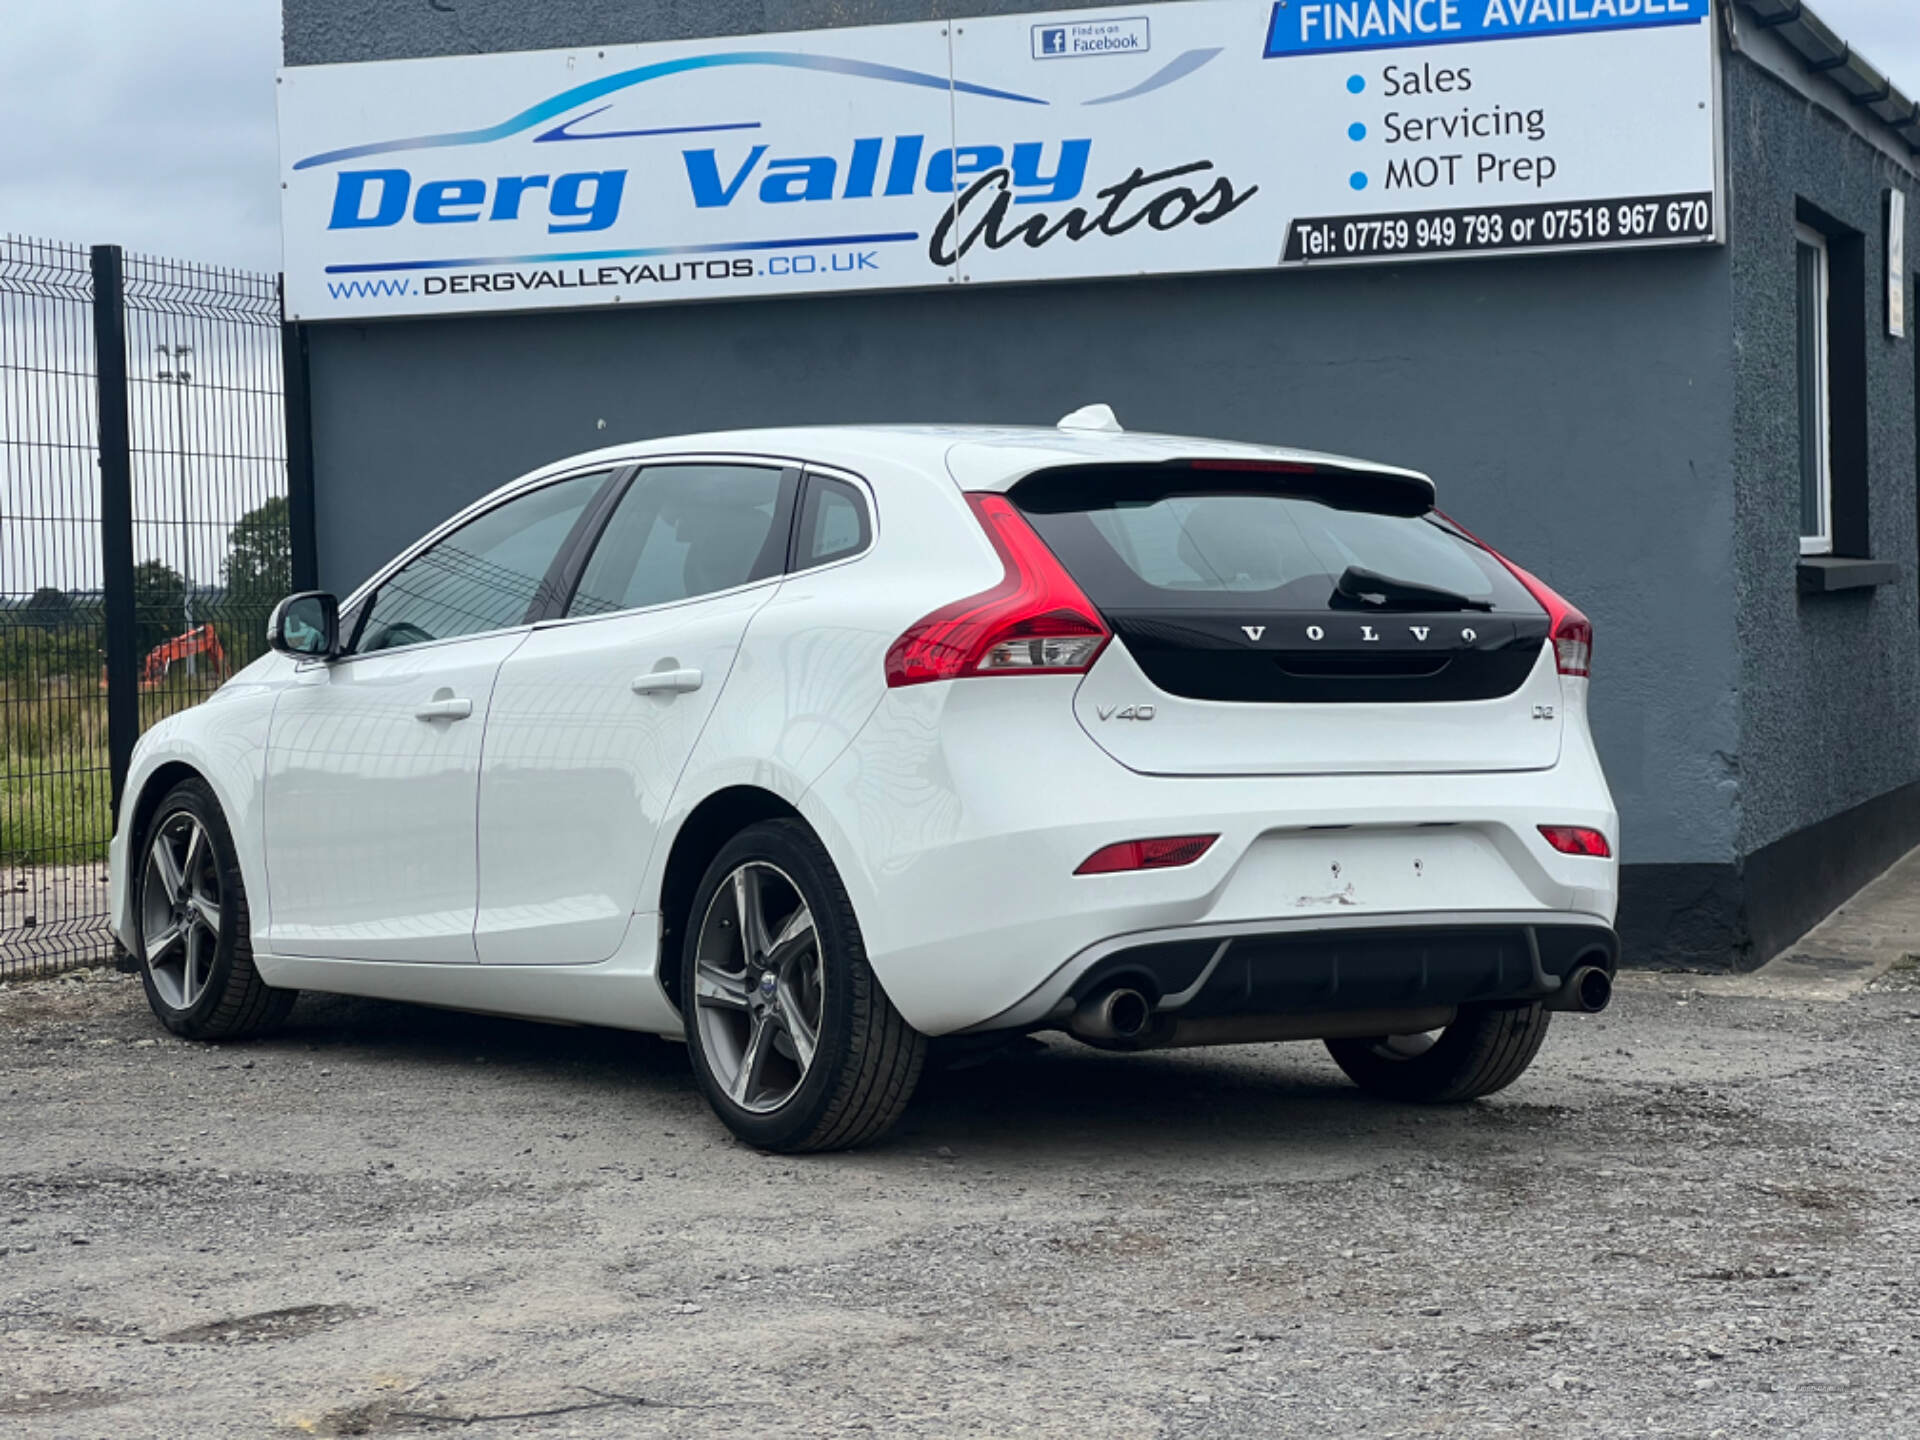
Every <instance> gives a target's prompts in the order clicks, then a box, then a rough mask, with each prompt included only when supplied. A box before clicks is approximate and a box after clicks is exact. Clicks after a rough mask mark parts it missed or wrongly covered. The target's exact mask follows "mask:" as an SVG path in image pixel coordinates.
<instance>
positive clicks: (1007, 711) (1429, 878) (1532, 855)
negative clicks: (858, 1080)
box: [800, 676, 1620, 1035]
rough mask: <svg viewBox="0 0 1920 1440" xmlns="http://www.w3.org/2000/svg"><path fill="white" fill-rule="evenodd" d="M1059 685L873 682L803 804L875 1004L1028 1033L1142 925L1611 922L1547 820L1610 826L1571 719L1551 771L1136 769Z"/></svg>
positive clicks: (1607, 864) (1404, 926) (1262, 928)
mask: <svg viewBox="0 0 1920 1440" xmlns="http://www.w3.org/2000/svg"><path fill="white" fill-rule="evenodd" d="M1075 683H1076V682H1075V677H1072V676H1032V677H1022V678H1019V679H1010V680H1009V679H994V680H966V681H958V682H950V683H946V684H939V685H925V686H916V687H911V688H908V689H901V690H894V691H890V692H888V695H887V697H886V698H885V700H883V702H882V703H881V705H880V706H879V708H878V709H877V710H876V711H875V713H874V715H873V717H872V718H871V719H870V720H869V722H868V724H867V725H866V727H865V728H864V729H863V730H862V731H861V732H860V733H859V734H858V735H857V736H855V737H854V739H853V740H852V742H851V743H850V744H849V745H848V746H847V748H846V750H845V751H844V752H843V753H842V754H841V755H840V757H839V759H838V760H837V761H836V762H835V763H834V764H833V765H832V766H830V767H829V768H828V770H827V771H826V772H825V773H824V774H823V775H822V776H821V777H820V779H819V780H818V781H817V782H816V783H815V784H814V785H813V787H812V788H811V789H809V790H808V791H807V792H806V794H805V795H803V796H802V797H801V801H800V809H801V811H802V813H803V814H804V815H805V816H806V818H807V819H808V820H809V821H810V822H811V823H812V824H813V825H814V827H815V829H816V830H817V831H818V832H819V834H820V835H821V838H822V839H823V840H824V841H825V842H826V845H827V849H828V851H829V852H830V853H831V854H832V856H833V858H834V862H835V865H836V867H837V868H838V869H839V871H840V874H841V878H842V880H843V881H844V883H845V884H846V887H847V891H848V895H849V897H850V898H851V900H852V901H853V907H854V913H855V914H856V915H857V916H858V917H859V921H860V928H861V932H862V936H863V939H864V941H865V945H866V952H867V957H868V959H869V962H870V963H871V964H872V966H873V969H874V971H875V973H876V974H877V975H878V976H879V979H880V982H881V984H882V985H883V986H884V987H885V989H886V992H887V995H888V997H889V998H890V999H891V1000H892V1001H893V1003H894V1005H895V1006H896V1007H897V1008H898V1009H899V1010H900V1012H901V1014H902V1015H904V1016H905V1017H906V1019H907V1020H908V1021H909V1022H910V1023H911V1024H913V1025H914V1026H915V1027H916V1028H918V1029H920V1030H921V1031H923V1032H925V1033H927V1034H929V1035H943V1034H949V1033H952V1032H955V1031H961V1030H968V1029H976V1028H980V1027H982V1026H983V1025H995V1026H1012V1025H1019V1024H1036V1023H1041V1021H1043V1020H1044V1018H1045V1011H1046V1007H1047V1005H1048V1004H1051V1003H1053V1002H1054V1001H1055V1000H1057V999H1058V996H1057V995H1054V996H1050V997H1047V999H1046V1003H1044V1004H1041V1006H1040V1013H1039V1014H1038V1015H1037V1016H1036V1015H1034V1014H1032V1013H1031V1012H1030V1010H1029V1009H1026V1008H1021V1009H1016V1007H1022V1006H1023V1005H1025V1004H1026V1003H1027V1002H1028V1001H1029V1000H1030V999H1031V998H1032V997H1036V996H1040V995H1042V994H1043V992H1044V989H1045V987H1046V986H1047V985H1048V984H1049V983H1051V982H1053V981H1055V980H1056V978H1057V977H1058V976H1059V975H1060V974H1061V973H1062V972H1063V969H1065V970H1071V968H1072V967H1074V966H1080V965H1084V964H1087V963H1091V960H1093V959H1098V958H1100V957H1101V956H1104V955H1107V954H1110V953H1113V952H1114V951H1116V950H1118V949H1121V948H1124V947H1126V946H1129V945H1134V944H1138V943H1144V942H1142V941H1141V939H1140V937H1142V936H1159V935H1162V934H1173V933H1178V934H1184V935H1185V937H1186V938H1189V939H1199V938H1202V937H1204V936H1205V935H1207V934H1215V935H1218V936H1224V935H1227V934H1232V933H1238V934H1263V935H1282V934H1286V935H1292V934H1298V933H1301V932H1314V931H1322V930H1324V931H1328V932H1334V931H1339V930H1343V929H1346V928H1349V927H1354V926H1359V927H1364V928H1370V929H1373V930H1408V929H1413V930H1419V929H1430V928H1433V927H1435V926H1455V927H1457V926H1465V927H1469V928H1472V927H1477V926H1481V925H1483V924H1485V923H1487V922H1488V917H1499V918H1498V923H1500V924H1502V925H1521V926H1536V927H1544V926H1550V925H1565V924H1571V925H1576V926H1579V925H1585V926H1589V927H1592V926H1598V927H1601V928H1602V929H1605V928H1606V927H1608V926H1610V925H1611V924H1612V921H1613V915H1614V907H1615V899H1616V892H1617V884H1618V865H1617V863H1616V862H1615V861H1614V860H1612V859H1595V858H1592V857H1588V856H1583V855H1564V854H1561V853H1559V852H1557V851H1555V850H1554V849H1553V848H1552V847H1551V846H1550V845H1548V843H1547V842H1546V840H1545V839H1544V838H1543V837H1542V835H1541V834H1540V829H1539V827H1540V826H1541V825H1543V824H1554V825H1581V826H1590V827H1592V828H1595V829H1597V830H1599V831H1601V832H1602V833H1603V834H1604V835H1605V836H1606V837H1607V839H1608V842H1609V844H1610V846H1611V847H1612V848H1613V849H1615V850H1616V851H1617V849H1618V846H1619V833H1620V832H1619V819H1618V816H1617V814H1616V813H1615V810H1614V806H1613V801H1612V797H1611V796H1610V795H1609V794H1608V791H1607V786H1606V781H1605V779H1604V778H1603V777H1602V775H1601V772H1600V767H1599V763H1598V761H1597V759H1596V758H1595V757H1594V753H1593V748H1592V743H1591V740H1590V739H1589V738H1588V736H1587V733H1586V729H1585V725H1584V721H1583V719H1581V718H1579V717H1577V716H1576V717H1570V718H1569V721H1568V724H1567V729H1566V735H1565V740H1564V743H1563V745H1562V747H1561V754H1560V759H1559V762H1558V763H1557V764H1555V765H1554V766H1553V767H1552V768H1550V769H1547V770H1532V771H1512V772H1489V773H1478V774H1476V773H1451V774H1448V773H1439V774H1421V775H1406V774H1371V775H1367V774H1362V775H1269V776H1261V775H1252V776H1177V777H1174V776H1153V775H1141V774H1138V773H1136V772H1134V771H1131V770H1128V769H1127V768H1125V767H1124V766H1122V765H1120V764H1119V763H1118V762H1117V761H1115V760H1114V759H1112V758H1111V757H1110V756H1109V755H1107V754H1106V753H1105V752H1104V751H1102V750H1101V749H1100V748H1099V747H1098V746H1096V745H1095V744H1094V743H1093V742H1092V741H1091V740H1089V739H1088V738H1087V736H1086V733H1085V732H1084V731H1083V730H1082V729H1081V727H1080V725H1079V724H1078V723H1077V722H1076V721H1075V719H1074V717H1073V713H1072V696H1073V687H1074V685H1075ZM1201 834H1210V835H1216V836H1217V837H1218V839H1217V840H1216V841H1215V842H1214V844H1213V845H1212V847H1211V848H1210V849H1208V850H1207V852H1206V853H1205V854H1204V855H1203V856H1202V857H1201V858H1200V859H1199V860H1197V861H1196V862H1194V863H1192V864H1188V865H1185V866H1181V867H1178V868H1169V869H1160V870H1141V871H1134V872H1129V873H1121V874H1095V875H1078V874H1076V873H1075V870H1076V868H1077V867H1078V866H1079V865H1080V863H1081V862H1082V861H1084V860H1085V859H1086V858H1087V857H1088V856H1089V855H1091V854H1093V853H1094V852H1095V851H1096V850H1099V849H1101V848H1102V847H1103V846H1106V845H1110V844H1113V843H1114V842H1116V841H1124V840H1133V839H1144V838H1150V837H1156V836H1178V835H1201Z"/></svg>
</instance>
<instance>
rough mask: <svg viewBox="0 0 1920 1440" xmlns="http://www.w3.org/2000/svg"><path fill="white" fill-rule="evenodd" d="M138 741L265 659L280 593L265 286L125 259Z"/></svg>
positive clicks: (278, 456) (286, 585)
mask: <svg viewBox="0 0 1920 1440" xmlns="http://www.w3.org/2000/svg"><path fill="white" fill-rule="evenodd" d="M124 274H125V295H126V304H125V316H126V332H127V400H128V419H129V421H130V423H131V428H132V446H131V448H132V465H133V552H134V562H135V563H134V572H133V586H134V591H133V594H134V623H135V625H136V627H137V629H138V631H139V638H138V640H137V642H136V645H135V653H136V654H137V655H138V656H139V657H140V668H139V676H140V678H139V684H140V693H141V702H140V715H141V728H142V729H145V728H146V726H147V725H149V724H151V723H152V722H153V721H154V720H155V719H157V718H158V717H159V716H161V715H167V714H171V713H172V712H173V711H175V710H178V709H180V708H181V707H182V706H183V705H190V704H193V703H195V702H196V701H199V700H204V699H205V698H206V697H207V696H208V695H210V694H212V693H213V691H214V690H216V689H218V688H219V686H220V684H221V682H222V681H224V680H225V679H226V678H227V676H228V675H230V674H231V673H232V672H233V671H235V670H237V669H239V668H240V667H241V666H243V665H245V664H247V663H248V662H249V661H251V660H253V659H254V658H255V657H256V656H258V655H259V654H260V652H261V651H263V650H264V649H265V648H266V626H267V616H268V614H269V613H270V612H271V611H272V609H273V607H274V605H275V604H276V603H277V602H278V601H279V600H280V598H281V597H282V596H284V595H285V594H286V593H287V591H288V590H289V589H290V588H291V584H290V578H289V570H290V565H291V559H290V550H289V543H288V537H287V451H286V429H285V424H284V418H283V411H282V408H281V378H280V365H281V359H280V287H279V281H278V279H277V277H275V276H272V275H256V274H250V273H248V272H246V271H240V270H217V269H212V268H210V267H206V266H199V265H186V264H182V263H180V262H178V261H173V260H156V259H152V258H150V257H147V256H142V255H129V256H127V257H126V262H125V271H124Z"/></svg>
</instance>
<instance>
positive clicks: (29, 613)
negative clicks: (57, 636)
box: [20, 585, 73, 630]
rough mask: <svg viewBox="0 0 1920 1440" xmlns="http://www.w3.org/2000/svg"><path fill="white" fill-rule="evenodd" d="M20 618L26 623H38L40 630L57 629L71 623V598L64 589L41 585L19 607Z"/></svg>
mask: <svg viewBox="0 0 1920 1440" xmlns="http://www.w3.org/2000/svg"><path fill="white" fill-rule="evenodd" d="M20 618H21V620H22V621H23V622H25V623H26V624H28V625H38V626H39V627H40V628H41V629H42V630H58V629H60V628H61V627H62V626H65V625H70V624H72V623H73V599H72V597H71V596H69V595H68V594H67V592H66V591H64V590H61V589H58V588H56V587H55V586H52V585H42V586H41V587H40V588H39V589H38V590H36V591H34V592H33V596H32V598H31V599H29V600H28V601H27V603H26V604H25V605H23V606H21V607H20Z"/></svg>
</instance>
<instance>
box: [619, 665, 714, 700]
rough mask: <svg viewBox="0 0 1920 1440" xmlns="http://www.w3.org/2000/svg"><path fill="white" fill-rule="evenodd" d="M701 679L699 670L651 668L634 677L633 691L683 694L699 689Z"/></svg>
mask: <svg viewBox="0 0 1920 1440" xmlns="http://www.w3.org/2000/svg"><path fill="white" fill-rule="evenodd" d="M700 679H701V676H700V672H699V671H698V670H649V671H648V672H647V673H646V674H644V675H636V676H634V677H633V693H634V694H636V695H660V694H668V695H683V694H685V693H686V692H687V691H689V690H698V689H699V688H700Z"/></svg>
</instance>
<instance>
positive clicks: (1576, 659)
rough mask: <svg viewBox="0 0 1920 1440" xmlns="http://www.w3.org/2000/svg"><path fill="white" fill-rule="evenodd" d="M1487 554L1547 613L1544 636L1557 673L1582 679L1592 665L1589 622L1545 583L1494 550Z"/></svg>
mask: <svg viewBox="0 0 1920 1440" xmlns="http://www.w3.org/2000/svg"><path fill="white" fill-rule="evenodd" d="M1489 553H1491V554H1492V556H1493V558H1494V559H1496V560H1498V561H1499V562H1500V563H1501V564H1502V565H1504V566H1506V567H1507V569H1509V570H1511V571H1512V572H1513V577H1514V579H1516V580H1518V581H1519V582H1520V583H1521V584H1522V585H1524V586H1526V587H1527V589H1528V591H1529V592H1530V593H1531V594H1532V595H1533V598H1534V599H1535V600H1538V601H1539V602H1540V607H1541V609H1543V610H1545V611H1546V612H1547V634H1548V636H1549V637H1550V638H1551V639H1552V641H1553V658H1554V663H1555V664H1556V665H1558V666H1559V667H1560V673H1561V674H1562V675H1578V676H1579V677H1580V678H1581V679H1583V680H1584V679H1586V678H1587V673H1588V671H1589V670H1590V669H1591V668H1592V666H1593V622H1592V621H1591V620H1589V619H1587V617H1586V616H1585V615H1583V614H1581V613H1580V611H1579V610H1577V609H1575V608H1574V606H1573V605H1572V604H1571V603H1569V602H1568V601H1567V600H1565V599H1563V598H1562V597H1561V596H1560V595H1559V593H1558V592H1556V591H1555V590H1554V589H1553V587H1552V586H1550V585H1548V584H1547V583H1546V582H1545V581H1543V580H1540V579H1538V578H1537V577H1535V576H1533V575H1529V574H1528V573H1527V572H1526V571H1525V570H1522V569H1521V568H1520V567H1519V566H1518V565H1516V564H1514V563H1513V562H1512V561H1511V560H1509V559H1507V557H1506V556H1504V555H1502V554H1501V553H1500V552H1499V551H1498V550H1494V551H1491V552H1489Z"/></svg>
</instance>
